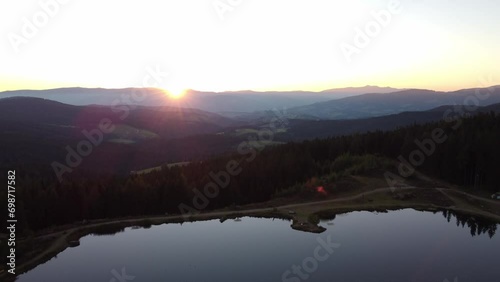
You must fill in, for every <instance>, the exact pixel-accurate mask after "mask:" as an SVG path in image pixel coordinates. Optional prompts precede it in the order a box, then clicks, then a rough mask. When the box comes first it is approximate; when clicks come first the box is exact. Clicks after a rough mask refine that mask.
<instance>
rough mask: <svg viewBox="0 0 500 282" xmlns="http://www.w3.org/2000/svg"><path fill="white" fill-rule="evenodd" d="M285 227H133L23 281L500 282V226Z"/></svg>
mask: <svg viewBox="0 0 500 282" xmlns="http://www.w3.org/2000/svg"><path fill="white" fill-rule="evenodd" d="M290 224H291V223H290V222H289V221H284V220H279V219H274V220H273V219H260V218H247V217H245V218H242V219H241V221H235V220H227V221H225V222H223V223H221V222H220V221H218V220H210V221H200V222H190V223H184V224H182V225H181V224H163V225H158V226H152V227H151V228H126V229H125V230H124V231H123V232H119V233H116V234H114V235H99V236H98V235H89V236H85V237H83V238H81V240H80V243H81V244H80V246H78V247H75V248H68V249H66V250H65V251H63V252H62V253H60V254H59V255H57V257H55V258H53V259H51V260H50V261H48V262H46V263H44V264H42V265H39V266H37V267H36V268H34V269H33V270H31V271H29V272H27V273H25V274H23V275H21V276H19V278H18V280H17V281H21V282H32V281H36V282H57V281H64V282H80V281H81V282H83V281H85V282H87V281H92V282H98V281H102V282H124V281H136V282H138V281H148V282H173V281H183V282H191V281H192V282H203V281H207V282H219V281H220V282H222V281H228V282H229V281H231V282H246V281H248V282H259V281H262V282H264V281H266V282H267V281H273V282H275V281H286V282H299V281H319V282H333V281H345V282H347V281H349V282H351V281H352V282H372V281H373V282H406V281H411V282H413V281H418V282H420V281H425V282H433V281H435V282H444V281H449V282H455V281H457V282H458V281H459V282H467V281H471V282H481V281H485V282H499V281H500V266H499V262H500V238H499V236H497V235H495V230H496V227H497V225H496V224H491V223H489V222H483V221H479V220H478V219H477V218H474V217H470V216H463V215H462V216H460V215H455V214H451V213H450V212H437V213H432V212H421V211H416V210H412V209H404V210H398V211H390V212H388V213H371V212H351V213H347V214H342V215H337V216H336V217H335V218H334V219H333V220H329V221H322V223H321V225H322V226H324V227H326V228H327V230H326V231H325V232H323V233H321V234H312V233H305V232H301V231H296V230H293V229H291V228H290Z"/></svg>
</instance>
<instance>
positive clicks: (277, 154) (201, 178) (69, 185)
mask: <svg viewBox="0 0 500 282" xmlns="http://www.w3.org/2000/svg"><path fill="white" fill-rule="evenodd" d="M436 129H442V134H441V137H442V138H445V140H444V142H442V143H441V144H435V150H433V152H432V154H430V155H429V156H427V155H425V159H424V160H423V162H422V163H421V164H420V163H418V165H417V166H415V167H414V168H415V169H416V170H417V171H420V172H423V173H425V174H427V175H429V176H433V177H436V178H438V179H441V180H445V181H447V182H449V183H452V184H457V185H460V186H464V187H468V188H470V189H478V190H479V189H480V190H484V191H489V192H496V191H497V190H498V180H497V177H498V175H500V166H498V164H497V162H498V160H500V146H498V144H500V115H497V114H494V113H489V114H479V115H476V116H473V117H469V118H464V119H460V120H457V121H454V122H445V121H442V122H438V123H428V124H423V125H412V126H408V127H404V128H400V129H397V130H394V131H387V132H383V131H375V132H369V133H365V134H355V135H349V136H341V137H333V138H328V139H322V140H312V141H304V142H301V143H288V144H284V145H279V146H271V147H267V148H266V149H264V150H258V149H256V148H253V147H251V146H250V145H248V144H247V145H246V146H240V147H239V148H238V150H237V151H235V152H233V153H230V154H226V155H224V156H220V157H217V158H212V159H208V160H204V161H197V162H191V163H190V164H188V165H185V166H176V167H170V168H169V167H166V166H165V167H163V168H162V169H161V170H158V171H152V172H150V173H145V174H131V175H129V176H117V175H106V174H102V175H95V174H86V173H85V172H84V171H79V172H77V173H73V174H71V175H70V177H67V178H65V179H64V181H62V182H59V181H57V179H56V178H55V177H54V176H53V174H51V173H50V172H47V173H44V171H43V170H34V169H31V170H23V169H22V168H20V169H18V170H17V173H18V176H17V182H18V183H17V187H18V188H17V189H18V191H17V193H18V196H17V203H18V205H17V213H18V216H19V218H20V220H19V221H20V222H23V224H22V226H21V227H20V228H22V229H21V230H20V232H28V231H36V230H40V229H42V228H46V227H50V226H54V225H62V224H68V223H74V222H78V221H82V220H91V219H102V218H113V217H124V216H140V215H155V214H159V215H162V214H165V213H169V214H179V213H181V211H183V212H189V211H192V210H190V209H194V210H196V211H207V210H211V209H216V208H223V207H228V206H238V205H243V204H249V203H256V202H263V201H267V200H270V199H272V198H273V197H276V196H277V195H284V194H287V195H289V194H297V193H299V192H300V190H301V189H303V188H304V187H307V185H308V183H310V182H311V180H312V179H320V180H321V181H323V182H329V181H335V180H336V179H339V177H341V175H342V173H341V172H342V169H343V167H345V166H346V163H347V164H349V163H350V162H351V163H352V162H356V163H357V166H356V167H355V169H354V170H355V171H356V172H357V173H363V172H364V171H368V170H373V171H376V172H377V173H380V174H381V177H383V174H384V171H391V172H392V173H393V175H397V174H398V169H397V168H398V164H400V163H401V157H402V158H404V159H405V160H408V157H409V156H410V155H411V154H412V152H413V151H415V150H419V148H420V147H418V146H417V144H416V141H417V143H418V142H420V143H422V141H423V140H426V139H427V140H429V139H430V138H432V136H431V134H432V132H433V131H434V130H436ZM398 158H399V160H398ZM35 171H36V173H35ZM350 171H352V170H350ZM228 176H229V177H228ZM401 178H402V179H404V176H401ZM326 187H328V188H327V189H330V190H334V189H343V188H342V187H340V186H326ZM332 192H334V191H332ZM2 193H4V191H3V192H2ZM200 193H202V194H203V195H204V196H200ZM214 195H215V196H214ZM200 198H201V200H200ZM203 198H206V199H208V201H204V200H203ZM193 199H197V202H196V203H194V202H193ZM180 205H181V206H183V208H184V210H183V208H180ZM186 207H187V208H186ZM186 209H187V210H186ZM3 221H4V222H5V220H3Z"/></svg>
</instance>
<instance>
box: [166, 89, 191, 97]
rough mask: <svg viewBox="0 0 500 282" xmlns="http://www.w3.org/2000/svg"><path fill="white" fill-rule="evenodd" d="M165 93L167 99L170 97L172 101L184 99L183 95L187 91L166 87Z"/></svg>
mask: <svg viewBox="0 0 500 282" xmlns="http://www.w3.org/2000/svg"><path fill="white" fill-rule="evenodd" d="M165 92H166V94H167V95H168V97H170V98H172V99H180V98H182V97H184V95H185V94H186V92H187V89H186V88H183V87H174V86H171V87H166V88H165Z"/></svg>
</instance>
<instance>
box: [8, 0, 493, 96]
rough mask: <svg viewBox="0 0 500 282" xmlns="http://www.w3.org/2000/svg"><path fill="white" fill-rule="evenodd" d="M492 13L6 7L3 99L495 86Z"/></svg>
mask: <svg viewBox="0 0 500 282" xmlns="http://www.w3.org/2000/svg"><path fill="white" fill-rule="evenodd" d="M499 12H500V1H491V0H476V1H468V0H399V1H398V0H343V1H340V0H141V1H138V0H136V1H130V0H105V1H102V0H100V1H97V0H85V1H84V0H64V1H63V0H59V1H58V0H36V1H34V0H23V1H19V0H2V1H1V2H0V34H1V39H0V91H3V90H16V89H49V88H59V87H77V86H78V87H103V88H125V87H147V86H156V87H160V88H164V89H167V90H171V91H172V92H175V91H180V90H182V89H188V88H189V89H196V90H203V91H231V90H256V91H266V90H282V91H286V90H310V91H320V90H324V89H330V88H338V87H348V86H364V85H378V86H391V87H398V88H426V89H434V90H445V91H447V90H456V89H462V88H471V87H478V86H491V85H495V84H500V82H499V81H500V75H499V74H500V72H499V70H500V52H498V50H500V33H499V31H500V17H499V16H498V13H499ZM152 69H153V70H156V72H157V73H161V77H160V76H158V75H157V78H159V79H156V80H152V81H153V82H151V80H150V81H149V82H147V81H148V79H145V77H147V76H148V75H151V70H152Z"/></svg>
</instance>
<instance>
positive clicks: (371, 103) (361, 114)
mask: <svg viewBox="0 0 500 282" xmlns="http://www.w3.org/2000/svg"><path fill="white" fill-rule="evenodd" d="M477 93H479V94H480V95H477ZM485 96H488V98H487V99H481V98H480V97H485ZM476 102H477V105H478V106H488V105H491V104H495V103H500V86H495V87H488V88H477V89H464V90H458V91H453V92H439V91H432V90H420V89H409V90H403V91H398V92H391V93H384V94H380V93H371V94H363V95H358V96H352V97H347V98H342V99H337V100H331V101H326V102H318V103H314V104H311V105H306V106H300V107H295V108H291V109H289V111H288V115H289V117H290V118H301V117H307V118H313V119H314V118H315V119H357V118H367V117H375V116H384V115H391V114H396V113H401V112H408V111H427V110H430V109H433V108H436V107H439V106H444V105H455V104H456V105H462V104H466V103H476Z"/></svg>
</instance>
